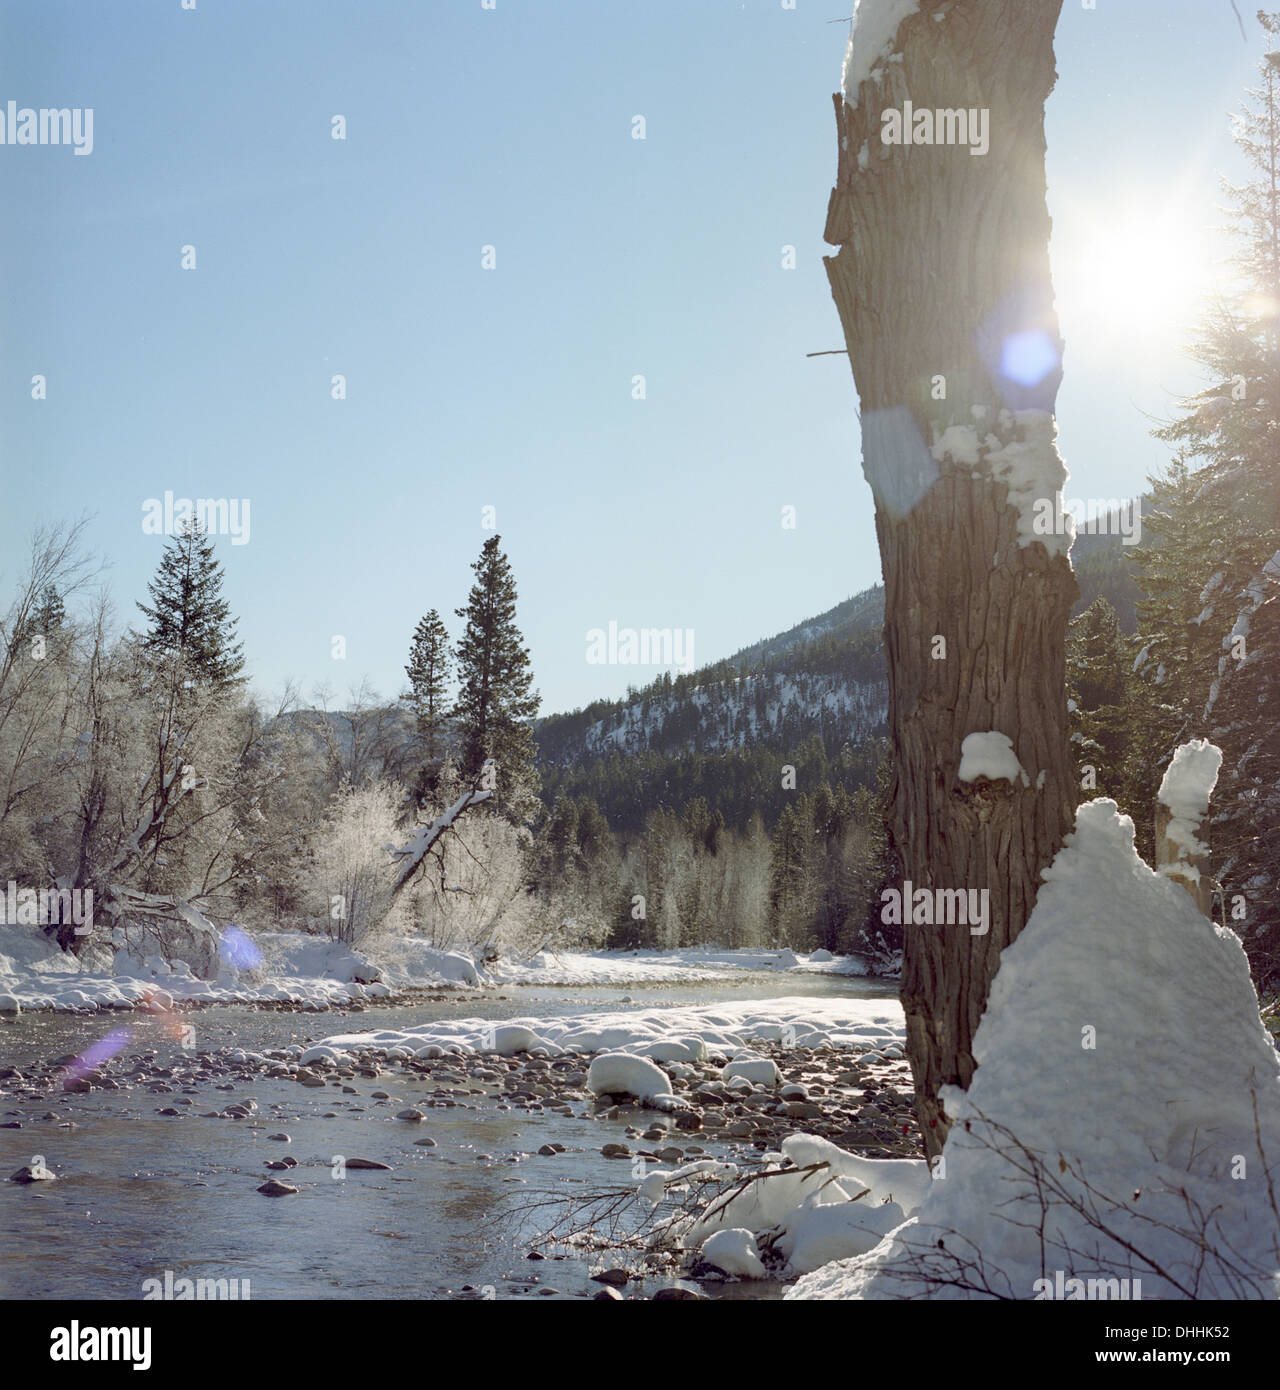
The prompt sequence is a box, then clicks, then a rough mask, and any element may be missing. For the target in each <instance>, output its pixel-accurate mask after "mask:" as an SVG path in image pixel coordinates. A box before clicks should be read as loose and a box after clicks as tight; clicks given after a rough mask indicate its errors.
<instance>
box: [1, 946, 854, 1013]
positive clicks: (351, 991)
mask: <svg viewBox="0 0 1280 1390" xmlns="http://www.w3.org/2000/svg"><path fill="white" fill-rule="evenodd" d="M761 971H769V972H774V973H781V974H786V973H796V974H832V975H849V976H861V975H866V974H867V973H868V970H867V966H866V964H865V962H864V961H862V960H861V959H859V958H858V957H855V956H831V955H830V954H829V953H827V952H823V951H816V952H814V953H813V955H811V956H799V955H796V954H795V953H794V952H792V951H788V950H783V951H760V950H719V951H717V950H682V951H651V952H638V951H595V952H590V953H574V952H563V953H552V952H548V951H542V952H539V953H538V954H537V955H535V956H533V957H532V958H530V959H528V960H512V959H502V960H499V961H496V962H493V963H490V964H487V965H479V964H477V963H476V962H475V961H474V960H472V959H471V958H470V957H469V956H467V955H464V954H462V953H460V952H453V951H440V950H436V949H434V948H432V947H431V946H429V945H427V944H426V943H425V942H423V941H421V940H417V939H414V938H411V937H410V938H403V937H398V938H390V937H387V938H381V939H377V940H374V941H372V942H369V943H367V945H366V946H365V949H363V950H359V951H355V950H352V949H350V948H349V947H346V946H342V945H340V944H338V943H336V942H332V941H329V940H328V939H327V938H325V937H320V936H309V935H307V934H305V933H303V932H261V933H255V934H253V935H249V934H248V933H244V932H240V931H239V930H238V929H236V928H230V929H228V931H227V933H225V934H224V949H223V953H222V960H221V963H220V969H219V971H218V974H217V977H216V978H215V979H212V980H203V979H198V978H197V977H196V976H195V974H194V973H193V972H192V970H191V969H190V967H189V966H187V965H186V964H185V963H184V962H182V961H167V960H164V959H162V958H161V957H159V956H156V955H149V956H145V957H143V958H139V957H138V956H135V955H131V954H130V953H128V952H127V951H125V950H123V949H117V950H115V951H114V952H112V951H110V950H109V949H108V948H105V947H101V946H99V947H96V948H91V949H90V950H89V951H88V952H86V954H85V956H84V957H82V958H79V959H77V958H76V957H75V956H72V955H70V954H69V953H67V952H64V951H60V950H59V949H58V948H57V946H56V945H55V944H54V943H53V942H52V941H50V940H49V938H48V937H46V936H45V935H44V934H43V933H42V932H40V931H39V930H38V929H37V928H33V927H25V926H13V925H8V926H6V925H0V1014H3V1013H8V1014H12V1013H14V1012H16V1011H18V1010H20V1009H21V1010H32V1009H53V1010H59V1011H75V1010H95V1009H134V1008H144V1009H145V1008H154V1007H161V1008H167V1007H170V1006H183V1005H186V1006H197V1005H206V1004H264V1005H269V1004H275V1005H291V1006H295V1007H300V1008H306V1009H317V1010H320V1009H330V1008H346V1007H350V1006H353V1005H354V1006H361V1005H369V1004H371V1003H375V1002H385V1001H387V1000H392V999H395V998H397V997H399V996H403V995H406V994H408V993H409V992H411V991H414V990H422V989H466V988H480V987H484V986H486V985H501V986H510V985H588V986H590V985H618V984H621V985H626V984H635V985H643V984H663V983H677V982H684V983H692V982H695V981H700V980H706V981H712V980H727V979H731V978H733V977H734V976H735V975H739V974H742V973H744V972H761Z"/></svg>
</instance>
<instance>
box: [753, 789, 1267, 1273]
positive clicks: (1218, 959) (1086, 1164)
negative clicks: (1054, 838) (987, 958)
mask: <svg viewBox="0 0 1280 1390" xmlns="http://www.w3.org/2000/svg"><path fill="white" fill-rule="evenodd" d="M1187 776H1188V779H1189V782H1190V784H1191V785H1194V786H1198V787H1201V788H1202V787H1203V784H1204V765H1203V764H1201V765H1200V771H1199V775H1198V778H1196V779H1192V778H1191V774H1190V772H1188V774H1187ZM1177 780H1178V779H1175V784H1176V782H1177ZM1178 789H1179V790H1182V788H1181V787H1179V788H1178ZM1133 833H1134V832H1133V822H1132V821H1131V820H1130V819H1129V818H1128V817H1127V816H1121V815H1120V814H1119V812H1118V810H1117V808H1116V805H1115V803H1114V802H1112V801H1108V800H1101V799H1100V800H1097V801H1092V802H1089V803H1087V804H1085V805H1083V806H1081V807H1080V808H1079V810H1078V812H1077V817H1076V827H1075V830H1074V832H1073V834H1071V835H1070V836H1068V837H1067V840H1066V842H1065V844H1064V847H1063V848H1062V850H1061V851H1060V852H1059V854H1058V855H1057V857H1056V858H1055V860H1054V862H1053V864H1052V865H1051V866H1050V867H1049V868H1048V869H1047V870H1046V871H1045V875H1044V880H1045V881H1044V883H1043V885H1042V887H1041V889H1040V892H1039V895H1038V897H1037V901H1036V906H1035V909H1034V911H1033V913H1032V916H1031V918H1030V920H1029V921H1028V923H1027V925H1026V927H1025V928H1024V929H1023V931H1022V933H1021V935H1020V936H1019V937H1018V938H1017V940H1015V941H1014V942H1013V943H1012V944H1011V945H1010V946H1009V947H1007V948H1006V950H1005V951H1004V953H1003V956H1002V959H1001V964H1000V970H999V973H998V974H997V975H996V977H995V980H994V982H993V984H992V989H991V994H990V998H989V1000H988V1004H987V1009H986V1012H985V1014H984V1015H983V1018H982V1022H981V1024H980V1026H979V1028H978V1032H977V1035H976V1037H975V1038H974V1044H973V1051H974V1056H975V1058H976V1059H977V1062H978V1068H977V1071H976V1073H975V1074H974V1077H973V1081H972V1083H971V1085H970V1088H969V1090H968V1091H967V1092H961V1091H959V1090H958V1089H957V1088H945V1090H944V1095H943V1099H944V1103H945V1104H946V1106H947V1110H948V1114H949V1115H950V1116H951V1117H952V1118H953V1119H954V1124H953V1127H952V1128H951V1130H950V1133H949V1135H948V1138H947V1143H946V1146H945V1148H944V1150H943V1154H942V1160H941V1162H942V1167H941V1168H940V1169H939V1171H938V1176H937V1178H936V1180H931V1181H930V1183H929V1185H928V1188H927V1190H926V1192H925V1194H924V1200H923V1204H922V1205H921V1207H920V1209H919V1210H918V1211H917V1212H916V1214H915V1216H914V1217H913V1218H910V1219H909V1220H908V1221H907V1222H906V1223H904V1224H903V1225H902V1226H901V1227H899V1228H898V1229H897V1230H896V1231H894V1232H892V1233H891V1234H890V1235H889V1236H887V1237H886V1239H885V1240H883V1241H882V1242H881V1243H880V1244H879V1245H877V1246H876V1247H875V1249H874V1250H872V1251H870V1252H869V1253H867V1254H865V1255H861V1256H858V1257H855V1258H854V1259H852V1260H845V1261H841V1262H837V1263H833V1264H829V1265H826V1266H824V1267H823V1268H821V1269H820V1270H818V1271H816V1272H815V1273H813V1274H811V1275H809V1276H807V1277H805V1278H803V1279H802V1280H801V1281H800V1282H799V1284H798V1285H796V1287H795V1288H794V1289H793V1290H791V1291H790V1292H789V1294H788V1297H792V1298H855V1297H856V1298H886V1297H902V1296H916V1297H918V1296H920V1295H921V1294H922V1293H930V1294H932V1295H934V1296H937V1297H954V1298H963V1297H966V1296H976V1297H983V1296H989V1294H988V1293H987V1290H989V1291H990V1292H994V1293H997V1294H1002V1295H1005V1296H1011V1297H1014V1298H1026V1299H1029V1298H1033V1297H1035V1296H1036V1292H1037V1290H1036V1281H1037V1280H1039V1279H1042V1278H1044V1277H1049V1278H1053V1277H1054V1276H1055V1271H1057V1270H1064V1271H1065V1272H1066V1273H1067V1274H1068V1275H1070V1276H1081V1277H1093V1276H1100V1275H1103V1274H1106V1275H1110V1276H1111V1277H1116V1278H1119V1277H1125V1278H1139V1279H1140V1280H1141V1288H1142V1297H1144V1298H1166V1297H1171V1298H1188V1297H1192V1296H1196V1297H1199V1298H1222V1297H1232V1298H1238V1297H1245V1296H1252V1297H1256V1296H1259V1295H1260V1294H1261V1295H1262V1296H1266V1297H1271V1298H1274V1297H1275V1296H1276V1295H1277V1292H1278V1291H1280V1277H1277V1275H1278V1270H1280V1249H1278V1245H1277V1241H1278V1239H1280V1229H1278V1227H1280V1223H1278V1222H1277V1221H1276V1220H1274V1219H1273V1216H1272V1208H1271V1206H1270V1202H1269V1196H1268V1192H1269V1187H1268V1179H1267V1177H1266V1172H1265V1162H1264V1158H1263V1155H1264V1154H1265V1155H1268V1156H1269V1157H1270V1163H1271V1164H1272V1167H1273V1179H1274V1165H1275V1164H1276V1163H1277V1159H1278V1158H1280V1057H1278V1056H1277V1054H1276V1050H1275V1047H1274V1045H1273V1043H1272V1041H1271V1039H1270V1038H1269V1037H1268V1035H1267V1033H1266V1031H1265V1029H1264V1027H1263V1025H1262V1022H1261V1020H1260V1018H1259V1013H1258V1000H1257V995H1256V994H1255V992H1254V989H1253V985H1252V982H1251V980H1250V977H1249V969H1248V964H1247V962H1246V959H1245V955H1244V952H1243V950H1242V948H1241V945H1240V940H1239V938H1238V937H1237V936H1236V934H1235V933H1234V932H1232V931H1231V930H1229V929H1227V928H1225V927H1221V926H1209V925H1208V924H1206V922H1205V919H1204V918H1203V917H1202V916H1201V915H1200V913H1199V912H1198V911H1197V910H1196V907H1195V904H1194V903H1193V902H1192V900H1191V898H1190V897H1189V896H1188V894H1186V893H1185V892H1184V891H1183V890H1182V889H1181V888H1178V887H1177V886H1175V885H1174V884H1173V883H1171V882H1170V881H1169V880H1168V879H1166V878H1163V877H1161V876H1160V875H1158V874H1156V873H1153V872H1152V870H1151V869H1150V868H1149V867H1148V866H1147V865H1146V864H1145V863H1143V861H1142V860H1141V859H1140V858H1139V857H1138V855H1137V853H1136V852H1135V849H1134V844H1133ZM1255 1104H1256V1119H1255ZM1255 1124H1256V1129H1255ZM1015 1140H1016V1143H1017V1145H1019V1146H1021V1147H1014V1141H1015ZM1019 1164H1021V1165H1022V1168H1023V1171H1020V1169H1019V1166H1018V1165H1019ZM1028 1168H1029V1169H1030V1170H1031V1172H1030V1173H1028V1172H1027V1171H1025V1170H1026V1169H1028ZM1034 1180H1038V1182H1039V1183H1040V1185H1041V1190H1042V1191H1044V1190H1047V1192H1048V1194H1049V1196H1048V1198H1047V1209H1042V1203H1041V1202H1040V1201H1038V1200H1037V1199H1036V1196H1035V1192H1036V1186H1035V1181H1034ZM1197 1212H1200V1213H1204V1214H1206V1215H1207V1217H1208V1219H1209V1221H1210V1223H1211V1224H1210V1227H1209V1229H1208V1231H1207V1240H1206V1241H1205V1242H1201V1240H1200V1239H1199V1238H1198V1236H1199V1222H1198V1219H1197V1217H1196V1215H1195V1214H1196V1213H1197ZM1090 1213H1092V1216H1091V1215H1090ZM735 1224H746V1223H741V1222H738V1223H735ZM1041 1225H1042V1226H1043V1237H1042V1239H1043V1242H1044V1245H1043V1248H1042V1246H1041V1237H1040V1236H1038V1233H1037V1232H1038V1228H1040V1227H1041ZM939 1241H942V1242H943V1244H942V1246H939ZM1205 1244H1207V1246H1208V1248H1207V1250H1206V1249H1205V1248H1204V1245H1205ZM975 1248H976V1249H977V1250H979V1251H980V1252H981V1256H982V1266H981V1269H980V1270H975V1269H974V1268H973V1267H972V1266H970V1268H969V1270H968V1273H967V1275H966V1274H965V1273H964V1272H963V1271H962V1270H961V1269H960V1266H959V1263H958V1261H957V1258H956V1255H957V1254H959V1255H963V1254H964V1253H966V1252H967V1253H970V1254H971V1253H972V1251H973V1250H974V1249H975ZM952 1252H956V1253H955V1254H953V1253H952ZM1228 1260H1230V1261H1231V1262H1233V1263H1234V1266H1235V1268H1236V1270H1237V1271H1239V1274H1238V1276H1233V1274H1232V1273H1231V1270H1230V1269H1229V1268H1228ZM931 1273H932V1274H933V1275H935V1276H939V1277H941V1278H950V1279H952V1280H956V1279H957V1278H958V1280H959V1282H952V1283H951V1284H948V1285H944V1284H941V1283H939V1282H938V1280H937V1278H935V1279H934V1280H933V1281H932V1282H931V1281H930V1280H929V1278H928V1276H929V1274H931ZM965 1282H968V1283H970V1284H971V1285H974V1286H975V1287H970V1288H964V1287H961V1286H960V1285H961V1284H964V1283H965Z"/></svg>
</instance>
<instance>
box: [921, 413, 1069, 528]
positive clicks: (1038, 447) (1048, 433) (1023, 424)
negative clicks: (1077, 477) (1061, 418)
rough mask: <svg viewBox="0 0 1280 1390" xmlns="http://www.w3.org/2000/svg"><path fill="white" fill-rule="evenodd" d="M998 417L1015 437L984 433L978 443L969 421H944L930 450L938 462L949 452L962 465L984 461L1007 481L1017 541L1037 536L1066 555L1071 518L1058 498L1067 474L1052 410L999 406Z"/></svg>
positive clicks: (972, 466)
mask: <svg viewBox="0 0 1280 1390" xmlns="http://www.w3.org/2000/svg"><path fill="white" fill-rule="evenodd" d="M1000 423H1001V427H1002V428H1005V429H1009V428H1011V427H1012V428H1013V429H1014V432H1015V433H1016V435H1018V436H1019V437H1017V438H1014V439H1011V440H1009V441H1008V442H1007V443H1001V441H1000V438H999V437H998V436H997V435H995V434H988V435H987V436H986V438H985V439H984V440H983V441H982V442H981V443H979V440H978V432H977V431H976V430H975V429H974V428H973V426H972V425H948V426H947V428H946V429H945V430H943V431H942V432H941V434H939V435H938V437H937V439H936V440H935V441H934V443H933V446H932V448H931V450H930V452H931V453H932V455H933V458H934V459H935V460H936V461H937V462H938V463H942V462H944V461H945V460H946V459H948V458H949V459H951V460H952V461H953V462H954V463H956V464H959V465H960V466H961V467H963V468H969V469H974V470H976V469H977V468H978V467H979V466H980V465H981V464H983V463H984V462H985V464H986V467H987V468H988V469H989V470H990V472H991V476H992V477H993V478H994V479H995V480H996V481H997V482H1000V483H1003V484H1004V485H1005V487H1006V489H1007V490H1008V493H1009V505H1010V506H1012V507H1013V508H1014V509H1015V510H1016V511H1017V513H1018V543H1019V545H1022V546H1028V545H1031V544H1033V543H1034V542H1036V541H1040V542H1041V543H1042V544H1043V545H1044V547H1045V549H1046V550H1048V552H1049V554H1050V555H1066V554H1067V553H1068V551H1069V550H1070V549H1071V541H1072V538H1073V535H1074V531H1075V524H1074V522H1073V520H1072V518H1071V515H1070V513H1069V512H1067V511H1066V510H1065V508H1064V506H1063V502H1062V489H1063V486H1064V484H1065V483H1066V481H1067V477H1068V474H1067V470H1066V467H1065V466H1064V464H1063V462H1062V459H1061V457H1060V455H1059V454H1058V449H1057V443H1056V440H1057V426H1056V424H1055V423H1054V419H1053V416H1052V414H1050V413H1049V412H1048V411H1047V410H1018V411H1015V412H1013V414H1012V415H1010V414H1009V412H1008V411H1002V412H1001V422H1000ZM975 476H978V475H977V474H976V473H975ZM1049 504H1051V510H1052V515H1053V517H1054V518H1055V523H1054V526H1053V527H1052V528H1050V529H1048V530H1046V529H1045V528H1044V526H1043V524H1042V513H1043V510H1044V508H1045V507H1046V505H1049ZM1057 518H1061V524H1060V525H1059V524H1058V521H1057Z"/></svg>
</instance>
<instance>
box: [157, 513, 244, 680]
mask: <svg viewBox="0 0 1280 1390" xmlns="http://www.w3.org/2000/svg"><path fill="white" fill-rule="evenodd" d="M222 580H223V574H222V566H221V564H220V563H219V562H218V560H217V559H216V557H215V556H214V553H213V542H212V541H210V540H209V538H208V536H207V535H206V534H205V533H204V532H203V531H202V530H201V529H200V527H199V525H198V524H197V523H196V522H194V521H193V522H189V523H188V524H187V525H186V526H185V527H184V528H183V529H182V531H181V532H180V534H178V535H177V536H174V537H172V538H171V539H170V540H169V541H168V542H167V543H166V545H165V549H164V554H163V556H162V557H161V560H160V568H159V570H158V571H157V572H156V577H155V578H154V579H153V580H152V581H151V582H150V583H149V584H148V585H147V590H148V592H149V593H150V595H151V607H148V606H147V605H146V604H145V603H139V604H138V607H139V608H140V609H141V610H142V612H143V613H144V614H145V615H146V616H147V617H148V618H149V619H150V620H151V626H150V628H149V629H148V630H147V632H146V633H145V634H144V635H143V639H142V641H143V646H144V648H145V649H146V650H147V651H148V652H150V653H152V654H153V655H156V656H160V657H163V658H165V659H172V660H177V661H180V662H181V663H182V665H183V668H184V671H185V675H186V678H187V679H188V680H190V681H192V682H194V683H195V684H197V685H209V686H213V687H215V688H217V689H225V688H228V687H230V686H234V685H240V684H243V678H242V677H241V676H240V671H241V669H242V668H243V666H244V656H243V648H242V646H241V644H240V643H239V642H237V641H236V640H235V629H236V620H235V619H234V618H232V617H231V616H230V615H231V609H230V606H229V605H228V603H227V601H226V599H224V598H223V597H222Z"/></svg>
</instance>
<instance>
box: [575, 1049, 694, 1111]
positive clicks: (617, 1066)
mask: <svg viewBox="0 0 1280 1390" xmlns="http://www.w3.org/2000/svg"><path fill="white" fill-rule="evenodd" d="M587 1090H589V1091H590V1092H591V1093H592V1095H596V1096H604V1095H614V1096H634V1097H635V1098H636V1100H638V1101H640V1102H641V1104H642V1105H648V1106H651V1107H653V1108H655V1109H658V1110H678V1109H681V1108H683V1107H684V1106H685V1105H687V1104H688V1102H687V1101H682V1100H678V1099H677V1098H676V1097H675V1096H673V1095H672V1094H671V1079H670V1077H668V1076H667V1074H666V1072H665V1071H663V1070H662V1068H661V1067H655V1066H654V1065H653V1063H652V1062H647V1061H645V1059H644V1058H643V1057H636V1056H633V1055H632V1054H631V1053H629V1052H605V1053H602V1054H601V1055H600V1056H599V1057H595V1058H593V1059H592V1062H591V1066H590V1067H589V1068H588V1069H587Z"/></svg>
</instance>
